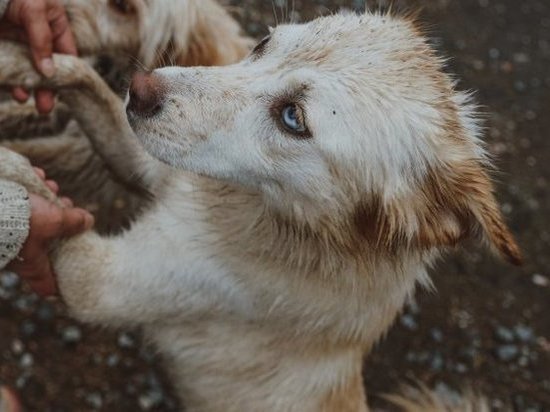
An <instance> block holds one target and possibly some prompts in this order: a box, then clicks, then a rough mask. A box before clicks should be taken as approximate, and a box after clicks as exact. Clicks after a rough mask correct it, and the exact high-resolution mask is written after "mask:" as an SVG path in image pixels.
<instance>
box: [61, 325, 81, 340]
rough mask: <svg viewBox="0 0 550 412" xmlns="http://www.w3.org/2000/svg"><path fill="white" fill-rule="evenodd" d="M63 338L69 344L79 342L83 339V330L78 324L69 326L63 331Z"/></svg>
mask: <svg viewBox="0 0 550 412" xmlns="http://www.w3.org/2000/svg"><path fill="white" fill-rule="evenodd" d="M61 338H62V339H63V342H65V343H68V344H74V343H78V342H80V341H81V339H82V332H81V331H80V329H79V328H77V327H76V326H68V327H66V328H65V329H63V330H62V331H61Z"/></svg>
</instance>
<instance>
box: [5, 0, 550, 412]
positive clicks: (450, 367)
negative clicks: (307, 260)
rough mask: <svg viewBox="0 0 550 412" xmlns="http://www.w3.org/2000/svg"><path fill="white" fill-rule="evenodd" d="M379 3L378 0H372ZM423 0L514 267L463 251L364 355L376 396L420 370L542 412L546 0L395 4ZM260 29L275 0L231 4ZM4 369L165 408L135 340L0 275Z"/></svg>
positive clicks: (23, 389)
mask: <svg viewBox="0 0 550 412" xmlns="http://www.w3.org/2000/svg"><path fill="white" fill-rule="evenodd" d="M284 3H285V1H277V0H274V4H275V6H276V7H275V9H276V11H277V14H278V17H279V19H282V16H283V14H285V15H286V16H287V17H290V18H293V19H296V20H304V19H309V18H311V17H314V16H317V15H319V14H326V13H328V12H330V11H334V10H337V9H338V8H339V7H342V6H345V7H348V8H360V7H362V4H363V1H344V0H341V1H330V0H316V1H313V0H302V1H300V0H296V1H295V2H294V3H295V6H294V12H293V13H290V12H291V11H292V10H291V5H292V3H293V2H292V0H288V2H287V3H288V5H289V9H288V11H287V12H285V13H283V11H284V10H285V7H284ZM371 3H374V2H371ZM397 3H399V4H401V5H405V6H408V7H412V8H415V7H417V6H419V5H421V6H423V7H424V10H423V12H422V19H423V20H424V21H425V22H427V23H428V27H429V30H430V33H431V36H432V37H433V38H434V39H435V42H436V44H437V45H438V47H439V49H440V50H441V51H442V53H444V54H445V55H447V56H450V57H451V60H450V61H449V69H450V70H451V71H453V72H455V73H457V74H458V78H459V79H460V83H459V87H460V88H462V89H473V90H477V91H478V92H477V98H478V100H479V102H480V103H481V104H482V105H483V106H484V111H485V113H486V117H487V141H488V145H489V149H490V151H491V152H492V153H493V154H494V155H495V156H496V159H497V165H498V168H499V169H500V171H501V172H500V173H499V174H498V175H497V179H498V181H499V182H500V183H499V185H498V189H499V190H498V197H499V200H500V201H501V203H502V205H503V210H504V212H505V214H506V215H507V218H508V219H509V222H510V224H511V227H512V229H513V231H514V232H515V233H516V234H517V237H518V241H519V243H520V244H521V245H522V247H523V249H524V251H525V256H526V264H525V265H524V267H522V268H520V269H516V268H513V267H510V266H507V265H505V264H503V263H500V262H498V261H496V260H495V259H493V258H491V257H490V256H489V255H488V253H486V252H485V251H484V250H481V249H479V248H474V247H472V248H470V249H468V250H467V251H466V252H462V253H460V254H459V255H456V256H450V257H448V258H446V259H444V260H443V261H442V262H441V264H439V265H438V267H437V268H435V269H434V270H433V271H432V272H433V279H434V284H435V286H436V288H437V293H434V292H427V291H424V292H422V291H421V292H419V293H418V294H417V301H416V303H415V304H412V305H410V307H408V308H407V310H406V312H405V314H404V315H403V316H402V317H401V318H400V319H399V320H398V321H397V322H396V325H395V326H394V327H393V329H392V330H391V331H390V333H389V335H388V336H387V338H385V339H384V340H383V341H382V342H380V344H379V346H378V347H377V348H376V350H375V351H374V353H373V354H372V355H371V356H370V357H369V358H368V359H367V360H366V362H365V372H364V376H365V381H366V386H367V388H368V393H369V394H370V398H371V399H370V401H371V403H372V404H375V405H382V401H381V400H380V398H379V397H377V395H376V394H380V393H384V392H387V391H390V390H392V388H395V387H396V385H398V384H399V383H401V382H414V381H416V380H419V381H421V382H424V383H426V384H427V385H428V386H430V387H435V388H437V390H439V391H441V392H446V393H448V394H451V395H452V394H454V393H455V391H456V390H458V389H460V388H464V387H465V386H469V387H471V388H473V389H474V390H476V391H481V392H483V393H485V394H487V395H488V396H489V398H490V399H491V402H492V405H493V407H494V408H495V410H499V409H500V408H501V407H502V405H505V404H509V405H513V407H514V409H515V410H517V411H532V412H535V411H550V313H549V312H550V269H548V268H550V224H549V221H550V213H549V212H550V188H549V184H550V167H548V163H546V162H550V143H549V142H548V138H550V136H549V135H548V130H549V129H550V115H549V112H550V70H549V67H550V2H549V1H548V0H522V1H516V0H425V1H420V0H418V1H401V2H397ZM232 4H233V5H234V6H237V7H236V11H235V12H236V15H237V16H238V18H239V19H240V20H241V21H242V22H243V25H244V27H245V28H246V30H247V31H249V32H250V33H251V34H252V35H254V36H261V35H262V34H263V33H264V32H265V31H266V27H267V26H268V25H273V24H274V14H273V8H272V2H271V1H266V0H244V1H237V0H235V1H232ZM0 379H1V380H2V381H4V382H7V383H8V384H10V385H12V386H13V387H15V388H17V390H18V391H19V392H20V394H21V395H22V397H23V399H24V402H25V404H26V407H27V410H28V411H44V412H47V411H51V412H53V411H56V412H61V411H70V412H72V411H96V410H102V411H139V410H143V411H148V410H154V411H173V410H176V409H177V402H176V401H175V400H174V397H173V395H172V394H171V391H170V387H169V385H168V384H167V382H166V381H165V379H164V378H163V374H162V371H161V368H160V366H159V361H158V359H157V358H156V357H155V355H154V353H153V351H152V350H151V349H150V348H145V349H142V348H141V345H140V344H139V337H136V336H135V335H133V334H130V333H122V332H121V333H111V332H106V331H102V330H98V329H91V328H88V327H84V326H82V325H78V324H76V323H75V322H74V321H72V320H71V319H69V318H68V317H66V316H65V314H64V312H63V309H62V307H61V306H60V305H59V304H57V303H55V302H47V301H40V300H38V299H37V298H36V297H34V296H33V295H31V294H29V293H28V292H27V291H26V290H25V289H24V288H22V287H21V285H19V284H18V282H17V279H16V278H14V277H13V276H10V275H3V276H1V277H0Z"/></svg>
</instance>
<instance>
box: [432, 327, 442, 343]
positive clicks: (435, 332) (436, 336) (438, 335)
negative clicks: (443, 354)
mask: <svg viewBox="0 0 550 412" xmlns="http://www.w3.org/2000/svg"><path fill="white" fill-rule="evenodd" d="M430 335H431V336H432V339H433V340H434V341H436V342H438V343H441V342H443V332H441V330H439V329H437V328H433V329H432V330H431V331H430Z"/></svg>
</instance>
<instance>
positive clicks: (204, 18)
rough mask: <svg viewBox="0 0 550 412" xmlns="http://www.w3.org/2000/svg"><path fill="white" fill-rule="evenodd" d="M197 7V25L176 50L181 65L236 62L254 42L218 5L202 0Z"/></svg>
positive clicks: (177, 62) (210, 64) (244, 55)
mask: <svg viewBox="0 0 550 412" xmlns="http://www.w3.org/2000/svg"><path fill="white" fill-rule="evenodd" d="M203 1H204V4H202V5H201V7H199V8H197V9H196V10H195V12H196V14H197V15H196V16H195V19H194V25H193V27H192V28H191V30H190V32H189V33H190V34H189V38H188V39H187V42H186V44H183V43H182V44H181V47H179V50H173V52H174V54H175V56H174V60H175V62H176V64H178V65H180V66H223V65H228V64H233V63H237V62H238V61H239V60H241V59H243V58H244V57H246V56H247V55H248V53H249V52H250V50H251V48H252V47H253V45H254V42H253V41H252V39H250V38H248V37H246V36H244V35H243V34H242V33H241V28H240V27H239V25H238V24H237V22H236V21H235V20H234V19H233V18H232V17H231V15H230V14H229V13H228V12H227V11H226V10H225V9H224V8H223V7H222V6H221V5H219V4H217V3H216V2H213V1H210V0H206V1H205V0H203Z"/></svg>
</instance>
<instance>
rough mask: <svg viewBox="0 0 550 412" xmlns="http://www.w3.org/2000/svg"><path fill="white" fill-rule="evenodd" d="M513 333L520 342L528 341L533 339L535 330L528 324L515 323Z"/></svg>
mask: <svg viewBox="0 0 550 412" xmlns="http://www.w3.org/2000/svg"><path fill="white" fill-rule="evenodd" d="M514 333H515V334H516V336H517V337H518V339H519V340H520V341H521V342H524V343H528V342H533V341H534V340H535V332H534V331H533V329H532V328H530V327H529V326H526V325H521V324H520V325H517V326H516V327H514Z"/></svg>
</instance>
